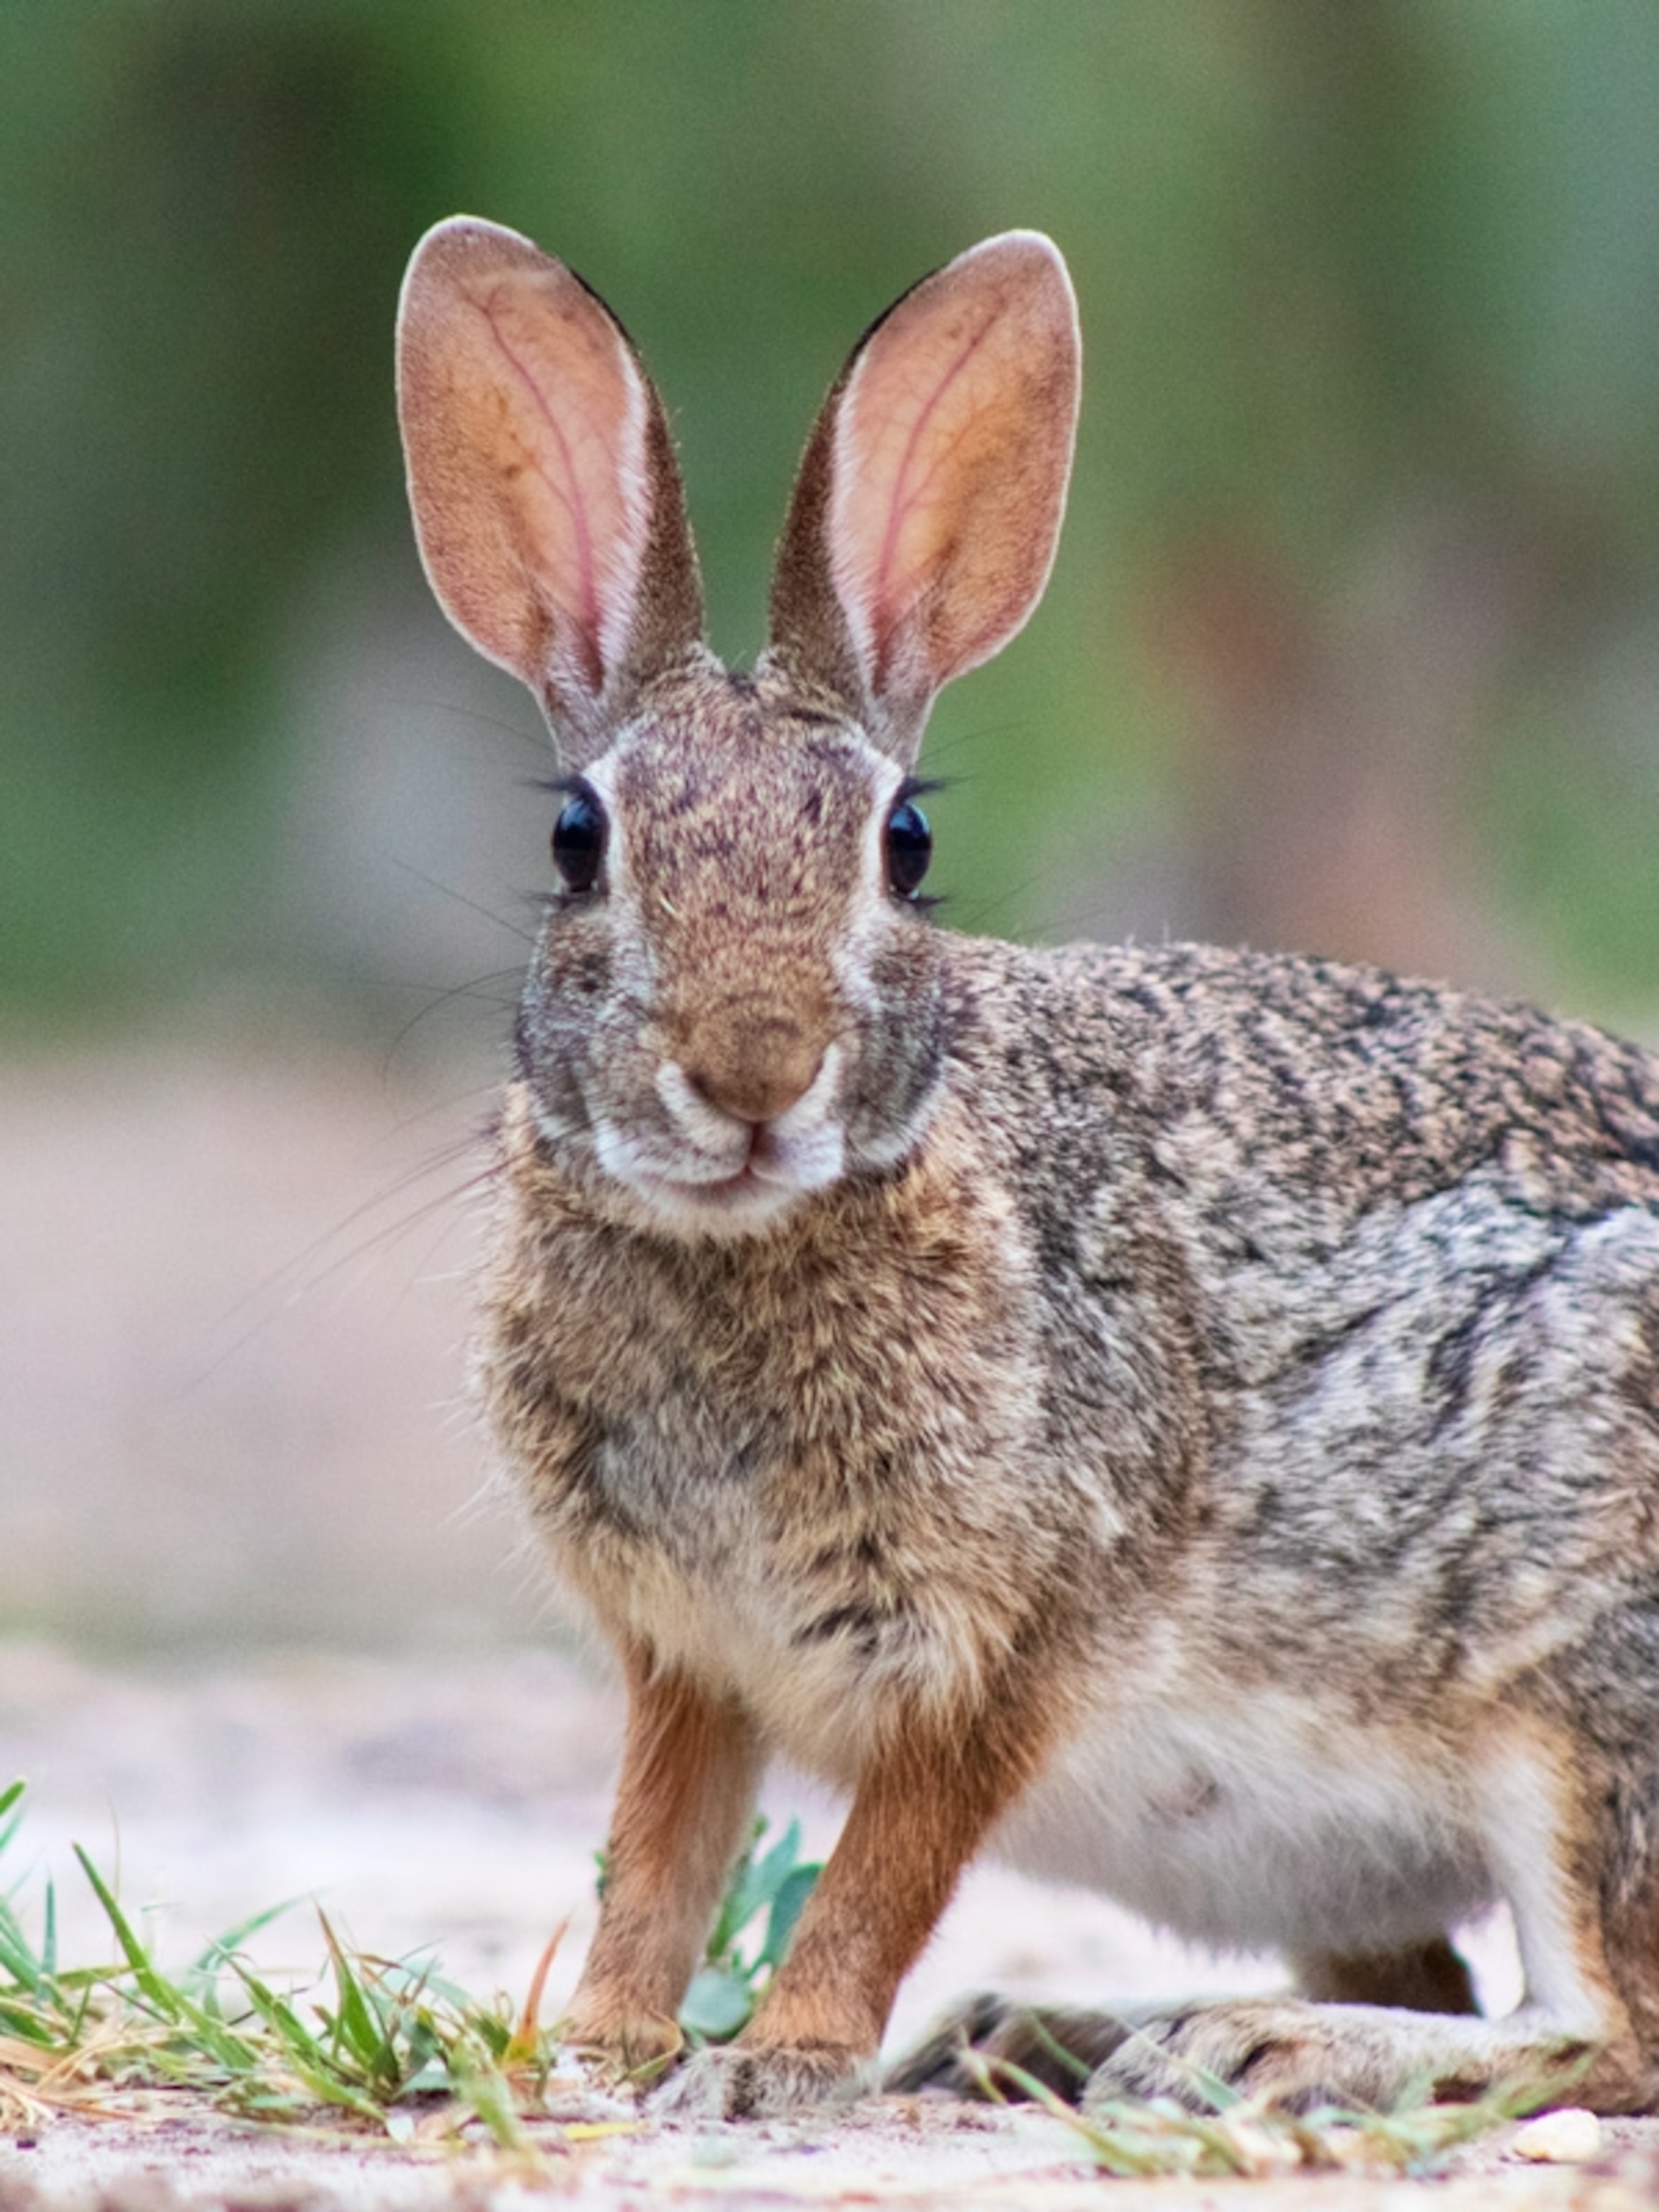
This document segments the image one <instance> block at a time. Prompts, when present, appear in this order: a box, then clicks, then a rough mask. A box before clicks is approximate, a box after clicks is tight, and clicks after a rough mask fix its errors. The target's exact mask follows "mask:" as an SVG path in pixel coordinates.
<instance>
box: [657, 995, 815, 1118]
mask: <svg viewBox="0 0 1659 2212" xmlns="http://www.w3.org/2000/svg"><path fill="white" fill-rule="evenodd" d="M680 1066H681V1072H682V1073H684V1077H685V1079H686V1081H687V1082H688V1083H689V1084H690V1085H691V1088H692V1089H693V1090H694V1091H696V1094H697V1096H698V1097H700V1098H701V1099H702V1100H703V1102H704V1103H705V1104H707V1105H709V1106H714V1107H717V1108H718V1109H720V1112H721V1113H722V1114H729V1115H732V1118H733V1119H734V1120H736V1121H749V1122H753V1123H757V1124H759V1123H763V1122H767V1121H776V1120H777V1119H778V1118H779V1116H780V1115H784V1114H787V1112H788V1111H789V1109H790V1108H791V1107H792V1106H793V1105H796V1104H798V1103H799V1101H800V1100H801V1099H803V1098H804V1097H805V1096H806V1094H807V1092H808V1091H810V1090H811V1087H812V1085H813V1084H814V1083H815V1082H816V1081H817V1077H818V1071H819V1069H820V1068H821V1067H822V1066H823V1043H822V1042H821V1041H820V1040H819V1039H818V1038H817V1036H813V1035H811V1033H810V1032H809V1031H807V1030H801V1029H798V1028H797V1027H796V1026H795V1024H793V1022H790V1021H787V1020H785V1019H784V1018H782V1017H781V1016H777V1015H763V1016H760V1017H758V1018H748V1019H737V1020H732V1021H729V1022H725V1023H722V1024H720V1025H719V1027H718V1028H717V1029H715V1030H713V1031H712V1032H710V1031H705V1032H704V1033H703V1034H702V1035H700V1036H698V1037H697V1038H696V1040H695V1042H694V1044H693V1048H692V1049H691V1050H690V1052H689V1053H688V1054H686V1055H685V1057H684V1060H682V1061H681V1063H680Z"/></svg>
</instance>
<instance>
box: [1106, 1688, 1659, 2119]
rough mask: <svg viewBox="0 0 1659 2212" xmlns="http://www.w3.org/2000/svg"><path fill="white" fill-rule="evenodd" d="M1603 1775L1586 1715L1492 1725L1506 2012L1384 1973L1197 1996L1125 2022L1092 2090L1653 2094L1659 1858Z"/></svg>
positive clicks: (1208, 2099)
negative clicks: (1352, 1997) (1641, 1850)
mask: <svg viewBox="0 0 1659 2212" xmlns="http://www.w3.org/2000/svg"><path fill="white" fill-rule="evenodd" d="M1606 1785H1607V1778H1606V1777H1605V1776H1601V1775H1596V1776H1594V1777H1592V1776H1590V1775H1589V1774H1588V1773H1586V1772H1585V1771H1584V1765H1583V1734H1582V1731H1580V1730H1577V1729H1572V1730H1569V1729H1563V1728H1561V1727H1560V1726H1559V1724H1552V1723H1550V1722H1548V1721H1547V1720H1546V1719H1545V1718H1544V1717H1542V1716H1541V1714H1540V1713H1538V1712H1537V1711H1533V1712H1530V1713H1528V1712H1516V1713H1512V1714H1511V1715H1510V1716H1509V1717H1507V1724H1506V1725H1505V1726H1504V1729H1502V1730H1499V1729H1496V1728H1494V1729H1492V1730H1491V1740H1490V1741H1489V1742H1488V1744H1487V1745H1486V1748H1485V1749H1484V1751H1483V1753H1482V1755H1481V1757H1480V1760H1479V1762H1478V1765H1477V1767H1476V1771H1475V1772H1474V1776H1473V1786H1474V1792H1475V1794H1476V1796H1477V1797H1478V1798H1479V1800H1480V1804H1481V1807H1482V1828H1483V1832H1484V1835H1485V1838H1486V1847H1487V1850H1488V1855H1489V1857H1490V1860H1491V1863H1492V1869H1493V1872H1494V1874H1495V1875H1496V1876H1497V1879H1498V1887H1499V1888H1500V1890H1501V1891H1502V1893H1504V1895H1505V1896H1506V1897H1507V1898H1508V1899H1509V1902H1510V1906H1511V1909H1512V1910H1513V1911H1514V1914H1515V1920H1516V1935H1517V1937H1518V1939H1519V1942H1520V1948H1521V1954H1522V1964H1523V1966H1524V1968H1525V1972H1526V1995H1525V1997H1524V1999H1523V2001H1522V2004H1521V2005H1520V2007H1519V2008H1517V2009H1516V2011H1515V2012H1513V2013H1511V2014H1510V2015H1508V2017H1507V2018H1505V2019H1503V2020H1493V2021H1488V2020H1482V2019H1480V2018H1478V2017H1471V2016H1469V2015H1468V2013H1467V2012H1449V2011H1443V2010H1433V2011H1424V2010H1421V2009H1416V2008H1412V2007H1411V2006H1409V2005H1407V2004H1406V2003H1402V2002H1401V1996H1402V1994H1413V1992H1409V1991H1402V1989H1401V1987H1400V1986H1395V1988H1393V1989H1392V1990H1390V1989H1388V1988H1387V1986H1386V1978H1381V1977H1380V1978H1378V1980H1377V1981H1376V1984H1374V1987H1373V1989H1372V1990H1371V1991H1370V1992H1369V1994H1370V1996H1372V1998H1373V2000H1374V1999H1375V1997H1376V1996H1380V1995H1384V1994H1386V1995H1389V1996H1391V1997H1392V1998H1393V2000H1394V2001H1393V2002H1389V2003H1379V2002H1375V2001H1372V2002H1358V2003H1352V2002H1350V2003H1336V2002H1328V2001H1319V2000H1316V2001H1311V2002H1310V2000H1308V1999H1307V1998H1297V1999H1279V1998H1253V1999H1246V2000H1243V2001H1240V2002H1231V2003H1224V2004H1207V2005H1191V2006H1187V2007H1184V2008H1182V2009H1181V2010H1180V2011H1178V2012H1174V2013H1170V2014H1166V2015H1164V2017H1163V2018H1162V2019H1159V2020H1156V2021H1148V2022H1146V2023H1144V2024H1143V2025H1142V2027H1140V2030H1139V2033H1136V2034H1134V2035H1133V2036H1130V2037H1128V2038H1127V2039H1125V2040H1124V2041H1123V2042H1122V2043H1121V2045H1119V2047H1118V2048H1117V2049H1116V2050H1115V2051H1113V2052H1112V2053H1111V2054H1110V2055H1109V2057H1107V2058H1106V2060H1105V2061H1104V2063H1103V2064H1102V2066H1101V2067H1100V2068H1099V2069H1097V2072H1096V2074H1095V2075H1094V2076H1093V2078H1092V2080H1091V2082H1090V2084H1089V2087H1088V2089H1087V2091H1086V2092H1085V2099H1084V2102H1085V2107H1089V2106H1100V2105H1103V2104H1107V2103H1109V2102H1110V2101H1111V2100H1113V2099H1115V2098H1118V2097H1123V2096H1142V2097H1146V2096H1165V2097H1170V2098H1173V2099H1175V2100H1177V2101H1179V2102H1181V2103H1183V2104H1186V2105H1188V2106H1192V2107H1194V2108H1195V2109H1200V2110H1201V2109H1203V2108H1205V2107H1206V2106H1208V2105H1209V2104H1211V2103H1212V2101H1213V2100H1214V2098H1215V2095H1216V2093H1217V2089H1218V2087H1220V2088H1222V2089H1223V2090H1225V2091H1226V2092H1230V2093H1238V2094H1243V2095H1245V2096H1250V2097H1255V2098H1259V2099H1261V2100H1264V2101H1267V2102H1271V2103H1274V2104H1279V2105H1283V2106H1288V2107H1290V2108H1291V2109H1294V2110H1298V2111H1309V2110H1312V2109H1315V2108H1316V2107H1318V2106H1325V2105H1337V2106H1358V2107H1364V2108H1369V2109H1371V2110H1376V2111H1385V2112H1386V2111H1389V2110H1392V2109H1395V2108H1396V2107H1398V2106H1401V2104H1402V2103H1405V2102H1407V2101H1415V2100H1420V2099H1423V2098H1430V2099H1432V2100H1437V2101H1451V2100H1473V2099H1475V2098H1479V2097H1480V2096H1482V2095H1484V2094H1486V2093H1487V2092H1489V2091H1494V2090H1502V2091H1505V2092H1513V2093H1515V2094H1516V2096H1517V2098H1522V2097H1527V2096H1531V2097H1534V2098H1538V2099H1546V2098H1551V2097H1553V2098H1555V2099H1556V2100H1559V2101H1571V2102H1574V2103H1577V2104H1584V2105H1589V2106H1592V2107H1593V2108H1594V2109H1595V2110H1596V2111H1598V2112H1639V2111H1642V2110H1644V2109H1647V2108H1649V2107H1650V2106H1651V2105H1652V2104H1653V2103H1654V2102H1655V2101H1656V2091H1659V2075H1656V2071H1655V2068H1654V2065H1653V2058H1654V2057H1656V2056H1659V1943H1656V1941H1655V1938H1656V1937H1659V1866H1656V1865H1655V1863H1654V1862H1653V1860H1652V1859H1651V1858H1650V1857H1644V1858H1641V1859H1640V1860H1639V1863H1638V1860H1637V1859H1636V1858H1634V1857H1632V1852H1631V1850H1630V1847H1629V1839H1628V1838H1627V1837H1625V1836H1621V1835H1620V1834H1619V1833H1616V1832H1614V1831H1613V1828H1612V1827H1611V1826H1610V1824H1609V1822H1608V1819H1607V1808H1608V1806H1609V1803H1610V1802H1613V1800H1612V1799H1610V1796H1609V1792H1608V1790H1607V1786H1606ZM1621 1863H1623V1864H1625V1865H1626V1866H1627V1867H1628V1868H1629V1869H1630V1870H1629V1872H1628V1873H1627V1875H1626V1876H1625V1878H1624V1879H1623V1880H1622V1881H1621V1880H1620V1878H1619V1868H1620V1864H1621ZM1632 1951H1634V1952H1636V1953H1637V1954H1638V1956H1637V1957H1634V1958H1633V1957H1632V1955H1631V1954H1632ZM1437 1965H1438V1968H1439V1971H1440V1972H1442V1973H1444V1972H1445V1962H1444V1961H1443V1960H1441V1961H1437ZM1454 1993H1455V1991H1454ZM1414 1994H1417V1995H1421V1994H1423V1992H1422V1991H1421V1990H1419V1991H1417V1992H1414Z"/></svg>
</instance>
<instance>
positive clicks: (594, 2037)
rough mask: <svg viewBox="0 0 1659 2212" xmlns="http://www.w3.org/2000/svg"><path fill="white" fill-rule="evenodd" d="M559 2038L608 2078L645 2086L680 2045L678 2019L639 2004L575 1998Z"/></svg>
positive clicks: (659, 2073) (683, 2040) (678, 2050)
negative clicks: (581, 2000)
mask: <svg viewBox="0 0 1659 2212" xmlns="http://www.w3.org/2000/svg"><path fill="white" fill-rule="evenodd" d="M558 2035H559V2040H560V2041H561V2042H562V2043H563V2044H566V2045H568V2046H569V2047H570V2048H571V2049H572V2050H574V2051H576V2052H577V2054H578V2055H579V2056H580V2057H583V2058H585V2059H587V2060H589V2061H590V2062H591V2063H592V2064H594V2065H595V2066H597V2067H598V2068H599V2071H600V2073H601V2075H604V2076H605V2077H606V2078H608V2079H611V2080H613V2081H614V2080H628V2081H633V2082H635V2083H636V2084H640V2085H645V2086H648V2085H649V2084H650V2083H651V2082H653V2081H656V2080H657V2079H658V2078H659V2076H660V2075H661V2073H662V2071H663V2069H664V2068H665V2066H667V2065H669V2064H670V2063H671V2062H672V2060H673V2059H674V2058H676V2057H678V2054H679V2053H680V2051H683V2050H684V2047H685V2037H684V2034H683V2033H681V2030H680V2027H679V2024H678V2021H673V2020H671V2019H670V2018H669V2017H668V2015H666V2014H665V2013H660V2012H651V2011H647V2010H646V2009H644V2008H641V2007H638V2006H635V2007H625V2006H623V2005H615V2004H592V2003H583V2002H580V2001H579V2002H578V2003H577V2005H576V2007H575V2008H574V2011H573V2012H572V2013H571V2015H570V2016H569V2018H568V2020H566V2021H564V2022H563V2023H562V2026H561V2027H560V2028H559V2030H558Z"/></svg>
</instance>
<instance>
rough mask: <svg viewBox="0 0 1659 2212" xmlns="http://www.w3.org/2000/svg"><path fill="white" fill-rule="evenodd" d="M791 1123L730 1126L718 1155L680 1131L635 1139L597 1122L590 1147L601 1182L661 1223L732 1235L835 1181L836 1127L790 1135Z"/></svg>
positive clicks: (842, 1143)
mask: <svg viewBox="0 0 1659 2212" xmlns="http://www.w3.org/2000/svg"><path fill="white" fill-rule="evenodd" d="M794 1110H795V1109H792V1114H793V1111H794ZM791 1118H792V1115H780V1116H779V1118H778V1120H777V1121H775V1122H772V1123H770V1124H769V1125H768V1126H766V1127H762V1128H758V1129H757V1128H754V1127H750V1126H749V1125H747V1124H736V1125H732V1124H729V1123H728V1125H727V1126H726V1127H725V1128H724V1129H722V1130H720V1132H719V1134H720V1135H721V1137H722V1138H723V1139H724V1142H723V1144H722V1146H721V1153H720V1154H715V1153H714V1152H712V1150H708V1149H705V1148H704V1147H703V1146H701V1145H699V1144H696V1143H695V1142H692V1141H690V1139H688V1138H687V1137H686V1136H684V1135H683V1134H682V1133H680V1132H679V1131H678V1130H677V1131H675V1132H674V1133H671V1134H662V1133H656V1132H653V1133H650V1134H649V1135H645V1136H635V1135H633V1134H630V1133H624V1132H623V1130H622V1129H621V1128H619V1127H618V1126H617V1123H616V1122H614V1121H611V1120H609V1119H608V1118H605V1117H600V1118H599V1119H597V1120H596V1121H595V1122H594V1125H593V1139H594V1147H595V1150H596V1152H597V1153H598V1155H599V1165H600V1167H601V1168H602V1169H603V1170H605V1174H607V1175H608V1176H612V1177H614V1178H615V1180H616V1181H617V1182H620V1183H624V1184H626V1185H627V1187H628V1188H629V1189H630V1190H632V1191H634V1192H635V1193H636V1194H638V1195H639V1196H640V1197H641V1198H642V1199H644V1200H646V1202H647V1204H648V1205H649V1206H651V1208H652V1209H653V1212H657V1213H659V1214H660V1215H661V1216H662V1218H664V1220H665V1221H666V1222H669V1223H671V1224H672V1225H675V1226H678V1227H681V1228H687V1229H702V1230H706V1231H713V1232H714V1233H716V1234H719V1233H721V1232H731V1231H739V1230H744V1229H750V1228H757V1227H758V1226H760V1225H762V1224H763V1223H764V1222H767V1221H770V1220H773V1219H775V1218H776V1217H777V1216H778V1215H779V1214H781V1213H782V1212H785V1211H786V1210H787V1208H788V1207H790V1206H793V1205H795V1204H796V1203H797V1202H798V1201H799V1200H801V1199H803V1198H805V1197H806V1196H808V1195H809V1194H811V1192H813V1191H815V1190H823V1189H825V1188H828V1186H829V1184H831V1183H833V1182H836V1181H838V1180H839V1178H840V1176H841V1174H842V1170H843V1167H844V1165H845V1163H846V1151H847V1148H846V1139H845V1136H844V1134H843V1132H842V1127H841V1124H840V1122H839V1121H826V1120H823V1119H817V1118H815V1120H814V1121H813V1124H812V1126H811V1127H807V1128H805V1129H802V1128H799V1127H797V1128H791V1127H790V1126H789V1123H790V1121H791ZM721 1119H722V1120H723V1121H724V1120H725V1119H726V1117H724V1116H722V1117H721ZM703 1133H708V1134H713V1133H715V1132H714V1131H713V1130H712V1129H708V1130H706V1131H705V1132H703ZM677 1139H678V1140H677ZM733 1139H736V1141H735V1142H733ZM721 1155H723V1156H721Z"/></svg>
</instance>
